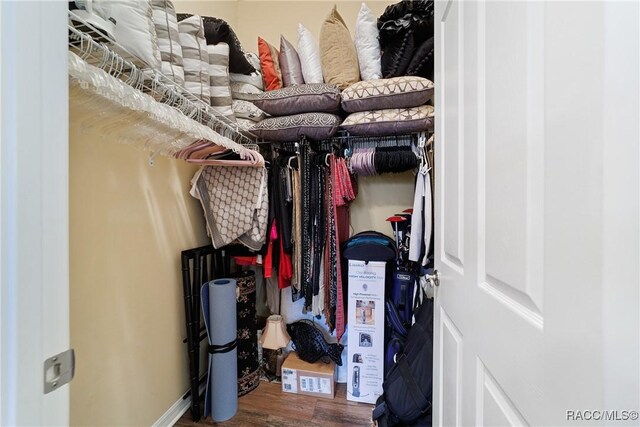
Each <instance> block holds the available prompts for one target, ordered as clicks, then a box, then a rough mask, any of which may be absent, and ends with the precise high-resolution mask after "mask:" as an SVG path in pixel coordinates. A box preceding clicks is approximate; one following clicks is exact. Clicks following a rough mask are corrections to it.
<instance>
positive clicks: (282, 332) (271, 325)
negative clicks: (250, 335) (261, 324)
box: [260, 314, 291, 350]
mask: <svg viewBox="0 0 640 427" xmlns="http://www.w3.org/2000/svg"><path fill="white" fill-rule="evenodd" d="M289 341H291V337H290V336H289V334H288V333H287V329H286V328H285V325H284V320H283V319H282V316H279V315H277V314H273V315H271V316H269V317H268V318H267V326H265V328H264V331H263V332H262V337H261V338H260V343H261V344H262V347H263V348H267V349H270V350H278V349H280V348H283V347H286V346H287V344H289Z"/></svg>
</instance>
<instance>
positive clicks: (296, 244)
mask: <svg viewBox="0 0 640 427" xmlns="http://www.w3.org/2000/svg"><path fill="white" fill-rule="evenodd" d="M296 164H299V157H296ZM289 173H290V174H291V184H292V192H293V200H292V217H293V221H292V228H293V229H292V230H291V236H292V239H293V251H292V253H291V261H292V264H293V272H292V275H291V285H292V286H293V287H294V288H295V289H296V290H300V282H301V275H302V248H301V246H300V245H301V244H302V241H301V240H302V229H301V228H302V214H301V212H300V205H301V197H302V192H301V191H300V171H299V170H298V169H295V168H291V169H290V171H289Z"/></svg>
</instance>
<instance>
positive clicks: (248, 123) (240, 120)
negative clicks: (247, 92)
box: [236, 117, 256, 132]
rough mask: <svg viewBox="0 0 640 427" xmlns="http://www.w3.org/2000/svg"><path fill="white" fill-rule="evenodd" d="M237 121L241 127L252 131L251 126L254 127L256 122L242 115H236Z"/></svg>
mask: <svg viewBox="0 0 640 427" xmlns="http://www.w3.org/2000/svg"><path fill="white" fill-rule="evenodd" d="M236 123H238V126H239V127H240V129H242V130H246V131H249V132H250V131H251V128H252V127H253V125H255V124H256V122H254V121H253V120H249V119H243V118H242V117H236Z"/></svg>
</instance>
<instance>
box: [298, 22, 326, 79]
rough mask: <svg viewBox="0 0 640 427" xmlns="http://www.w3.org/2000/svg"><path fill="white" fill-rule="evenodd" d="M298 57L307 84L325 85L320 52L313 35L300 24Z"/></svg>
mask: <svg viewBox="0 0 640 427" xmlns="http://www.w3.org/2000/svg"><path fill="white" fill-rule="evenodd" d="M298 57H299V58H300V68H301V69H302V77H303V78H304V82H305V83H324V78H323V77H322V65H321V63H320V50H319V49H318V45H317V44H316V41H315V39H314V38H313V35H311V32H310V31H309V30H307V29H306V28H305V27H304V26H303V25H302V24H298Z"/></svg>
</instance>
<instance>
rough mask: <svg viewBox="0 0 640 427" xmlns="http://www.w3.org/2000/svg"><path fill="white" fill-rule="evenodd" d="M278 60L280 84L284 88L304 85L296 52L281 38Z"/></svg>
mask: <svg viewBox="0 0 640 427" xmlns="http://www.w3.org/2000/svg"><path fill="white" fill-rule="evenodd" d="M278 60H279V62H280V71H281V72H282V84H283V85H284V86H285V87H288V86H293V85H302V84H304V77H302V68H300V58H299V57H298V52H296V50H295V48H294V47H293V45H292V44H291V43H289V42H288V41H287V39H285V38H284V37H283V36H280V55H279V56H278Z"/></svg>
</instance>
